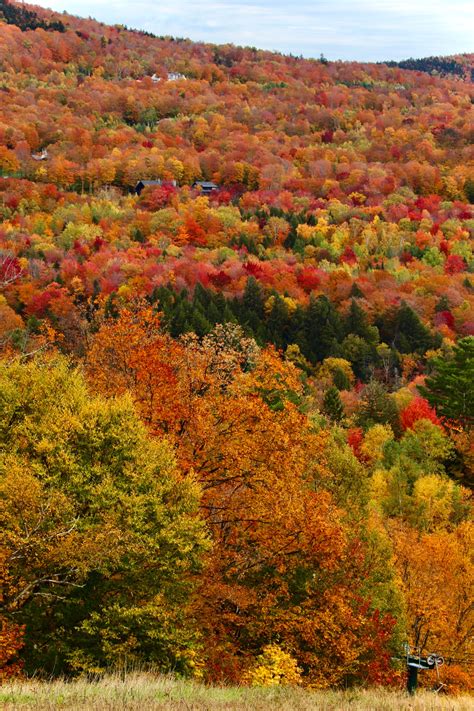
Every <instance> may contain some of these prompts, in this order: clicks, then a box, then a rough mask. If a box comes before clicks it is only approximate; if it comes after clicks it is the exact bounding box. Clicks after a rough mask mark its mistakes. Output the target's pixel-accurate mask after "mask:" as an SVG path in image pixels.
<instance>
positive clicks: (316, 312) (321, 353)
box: [298, 296, 343, 363]
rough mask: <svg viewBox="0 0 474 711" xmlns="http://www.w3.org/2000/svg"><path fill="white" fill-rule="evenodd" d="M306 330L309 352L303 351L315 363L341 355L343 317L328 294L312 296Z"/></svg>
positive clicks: (307, 313) (306, 316)
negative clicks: (340, 342) (340, 343)
mask: <svg viewBox="0 0 474 711" xmlns="http://www.w3.org/2000/svg"><path fill="white" fill-rule="evenodd" d="M304 330H305V338H306V343H307V349H308V352H304V351H303V353H304V355H305V356H306V357H307V358H309V360H311V361H312V362H313V363H314V362H320V361H322V360H324V358H327V357H328V356H337V355H339V352H340V348H339V345H338V344H339V341H340V340H341V338H342V335H343V328H342V323H341V318H340V316H339V314H338V313H337V311H336V309H335V308H334V306H333V305H332V304H331V302H330V301H329V299H328V298H327V296H318V297H317V298H314V297H313V296H312V297H311V299H310V303H309V306H308V309H307V311H306V314H305V324H304ZM298 345H300V344H298Z"/></svg>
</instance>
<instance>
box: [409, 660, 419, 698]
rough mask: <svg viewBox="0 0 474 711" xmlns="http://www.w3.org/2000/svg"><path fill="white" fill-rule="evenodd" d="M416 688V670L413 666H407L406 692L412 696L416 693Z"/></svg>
mask: <svg viewBox="0 0 474 711" xmlns="http://www.w3.org/2000/svg"><path fill="white" fill-rule="evenodd" d="M417 686H418V668H417V667H413V666H408V679H407V691H408V693H409V694H411V695H413V694H414V693H415V692H416V689H417Z"/></svg>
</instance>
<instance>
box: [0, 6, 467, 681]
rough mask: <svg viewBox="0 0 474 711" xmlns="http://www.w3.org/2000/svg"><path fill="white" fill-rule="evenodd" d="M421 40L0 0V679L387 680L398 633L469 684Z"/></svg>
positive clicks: (463, 523)
mask: <svg viewBox="0 0 474 711" xmlns="http://www.w3.org/2000/svg"><path fill="white" fill-rule="evenodd" d="M431 59H433V58H430V60H431ZM436 60H437V61H438V60H439V61H438V64H436V62H435V64H436V66H434V65H433V67H434V69H436V72H433V71H431V69H429V71H428V73H427V72H426V71H425V68H424V67H423V66H421V64H420V65H418V64H417V63H416V61H415V62H414V65H413V66H407V68H406V69H404V68H402V67H401V66H388V65H386V64H356V63H347V62H344V63H343V62H328V61H327V60H325V59H324V57H321V59H319V60H308V59H302V58H298V57H293V56H284V55H280V54H276V53H270V52H267V51H260V50H257V49H255V48H250V47H247V48H241V47H235V46H232V45H226V46H215V45H209V44H201V43H193V42H191V41H189V40H185V39H176V38H171V37H155V36H152V35H150V34H147V33H143V32H138V31H133V30H128V29H126V28H125V27H123V26H118V25H116V26H113V27H110V26H106V25H103V24H101V23H98V22H95V21H94V20H83V19H79V18H76V17H73V16H70V15H66V14H61V15H58V14H55V13H52V12H50V11H46V10H43V9H41V8H38V7H34V6H24V5H23V4H14V3H11V2H6V0H1V2H0V176H1V177H0V288H1V291H0V354H1V359H0V491H1V496H0V541H1V545H0V551H1V552H0V580H1V583H2V588H1V593H0V594H1V603H2V611H1V615H0V624H1V628H0V678H1V677H2V676H11V675H15V674H22V673H33V672H35V673H37V674H40V675H41V674H46V675H74V674H78V673H82V672H86V673H90V674H100V673H102V672H104V671H109V670H112V669H116V668H130V667H133V666H134V665H138V666H146V665H153V666H154V667H155V668H158V669H160V670H162V671H164V672H167V671H174V672H177V673H182V674H184V675H188V676H192V677H194V678H196V679H203V680H205V681H206V682H222V681H229V682H237V683H243V684H250V685H259V684H263V685H266V684H301V685H303V686H308V687H312V688H327V687H347V686H351V685H361V684H367V685H377V684H386V685H400V684H403V679H404V670H405V665H404V661H403V657H404V654H405V652H404V650H405V646H404V645H405V643H408V644H409V645H410V646H411V648H412V649H420V650H421V653H422V654H426V653H429V652H436V653H438V654H440V655H443V656H444V658H445V664H444V666H443V667H442V668H441V669H440V670H439V671H440V674H441V678H442V680H443V681H444V683H446V684H447V686H446V688H447V690H448V691H450V692H453V693H456V692H457V691H460V690H463V691H466V690H469V689H470V688H472V687H471V685H472V670H473V660H474V652H473V649H472V632H473V626H474V617H473V612H472V599H473V593H474V576H473V560H472V551H473V542H474V541H473V527H472V518H471V513H472V508H471V507H472V500H471V491H472V486H473V483H474V471H473V470H474V437H473V424H474V388H473V383H474V254H473V241H472V238H473V231H474V219H473V218H474V214H473V204H474V168H473V167H474V148H473V137H474V122H473V109H472V103H473V96H474V87H473V84H472V83H471V82H470V78H471V72H472V69H473V67H474V55H462V56H459V57H456V58H447V59H446V60H440V59H439V58H436ZM421 61H425V60H420V62H421ZM426 61H427V62H428V65H429V67H431V64H430V63H429V60H426ZM440 62H441V64H443V62H444V64H443V66H444V67H445V69H446V71H444V70H440V71H438V69H439V67H441V64H440ZM451 64H453V66H454V65H455V66H456V67H458V66H461V67H462V71H461V70H459V71H458V70H457V69H454V70H451V69H452V68H451V69H449V66H451ZM438 65H439V66H438ZM448 65H449V66H448ZM413 69H415V70H416V69H421V70H422V71H413ZM442 74H446V76H441V75H442ZM394 658H395V661H394ZM397 658H399V659H400V660H401V661H399V662H397V661H396V659H397ZM421 677H422V678H421V681H423V682H424V683H425V684H426V685H428V686H431V685H432V684H434V683H437V681H436V674H435V673H434V672H422V674H421Z"/></svg>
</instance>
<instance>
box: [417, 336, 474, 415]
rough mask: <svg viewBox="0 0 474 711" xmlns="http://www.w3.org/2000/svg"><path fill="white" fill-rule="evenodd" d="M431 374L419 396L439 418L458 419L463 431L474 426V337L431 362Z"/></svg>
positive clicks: (468, 338) (460, 342)
mask: <svg viewBox="0 0 474 711" xmlns="http://www.w3.org/2000/svg"><path fill="white" fill-rule="evenodd" d="M433 368H434V372H433V375H431V376H430V377H428V378H427V379H426V382H425V385H424V387H419V388H418V389H419V390H420V392H421V394H422V395H423V397H425V398H426V399H427V400H428V402H429V403H430V404H431V405H434V407H435V408H436V410H437V412H438V414H439V415H441V416H442V417H447V418H449V419H453V420H458V421H459V422H461V423H462V425H463V426H464V427H466V428H472V426H473V424H474V336H468V337H467V338H462V339H461V340H460V341H458V343H457V345H456V346H455V347H454V351H453V354H452V356H451V357H440V358H435V359H434V360H433Z"/></svg>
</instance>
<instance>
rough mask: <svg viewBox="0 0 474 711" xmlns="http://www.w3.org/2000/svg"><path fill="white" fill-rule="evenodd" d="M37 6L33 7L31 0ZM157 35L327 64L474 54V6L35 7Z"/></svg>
mask: <svg viewBox="0 0 474 711" xmlns="http://www.w3.org/2000/svg"><path fill="white" fill-rule="evenodd" d="M33 1H34V0H33ZM36 4H39V5H42V6H43V7H51V8H53V9H54V10H60V11H62V10H66V11H67V12H70V13H72V14H74V15H80V16H83V17H89V16H90V17H94V18H95V19H97V20H101V21H102V22H106V23H108V24H115V23H121V24H125V25H128V26H129V27H133V28H137V29H144V30H148V31H150V32H154V33H155V34H157V35H174V36H176V37H190V38H191V39H193V40H202V41H204V42H214V43H216V44H223V43H226V42H233V43H234V44H239V45H250V46H255V47H259V48H262V49H275V50H278V51H280V52H285V53H289V52H291V53H293V54H303V55H304V56H306V57H318V56H319V55H320V54H321V53H323V54H324V55H325V56H326V57H327V58H328V59H349V60H350V59H354V60H361V61H364V60H367V61H377V60H383V59H407V58H408V57H426V56H430V55H446V54H457V53H461V52H470V51H474V0H292V1H290V0H207V2H206V0H204V1H202V2H198V1H197V0H156V1H155V2H154V1H153V0H132V1H130V0H39V2H38V0H37V3H36Z"/></svg>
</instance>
